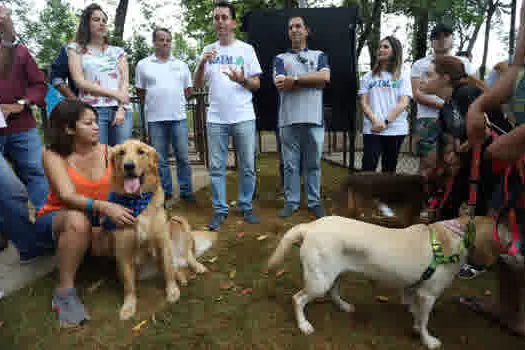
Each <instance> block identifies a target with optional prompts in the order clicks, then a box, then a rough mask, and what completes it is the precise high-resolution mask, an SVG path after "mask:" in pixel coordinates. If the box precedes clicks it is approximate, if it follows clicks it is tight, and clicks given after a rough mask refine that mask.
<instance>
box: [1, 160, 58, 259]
mask: <svg viewBox="0 0 525 350" xmlns="http://www.w3.org/2000/svg"><path fill="white" fill-rule="evenodd" d="M27 201H28V196H27V190H26V188H25V186H24V185H23V184H22V182H21V181H20V179H19V178H18V177H17V176H16V175H15V173H14V172H13V169H12V168H11V166H9V163H8V162H7V161H6V160H5V158H4V157H3V156H2V155H0V231H1V232H3V233H5V234H7V237H8V239H9V240H10V241H11V242H13V244H14V246H15V247H16V249H17V250H18V252H19V254H20V256H26V257H31V256H35V255H38V254H39V252H40V251H41V249H46V248H52V246H53V243H52V242H51V241H50V239H49V238H50V237H46V236H43V235H42V232H41V231H40V230H37V227H36V226H35V225H33V223H32V222H31V221H30V220H29V211H28V207H27Z"/></svg>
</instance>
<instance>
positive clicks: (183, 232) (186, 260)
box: [170, 216, 217, 286]
mask: <svg viewBox="0 0 525 350" xmlns="http://www.w3.org/2000/svg"><path fill="white" fill-rule="evenodd" d="M170 232H171V239H172V241H173V259H174V260H173V265H174V266H175V272H176V275H177V279H178V280H179V282H180V284H182V285H183V286H185V285H187V284H188V278H187V276H186V273H185V271H183V269H184V268H186V267H189V268H190V269H192V270H193V271H194V272H195V273H198V274H200V273H204V272H206V271H208V269H207V268H206V266H204V265H203V264H201V263H200V262H198V261H197V257H199V256H201V255H202V254H204V252H205V251H207V250H208V249H209V248H211V246H212V244H213V242H214V241H215V240H217V232H215V231H192V229H191V226H190V224H189V222H188V220H187V219H186V218H184V217H182V216H173V217H172V218H171V219H170Z"/></svg>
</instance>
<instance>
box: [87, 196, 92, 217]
mask: <svg viewBox="0 0 525 350" xmlns="http://www.w3.org/2000/svg"><path fill="white" fill-rule="evenodd" d="M86 211H87V212H88V214H90V215H93V199H91V198H90V199H88V202H87V205H86Z"/></svg>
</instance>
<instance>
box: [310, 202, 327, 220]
mask: <svg viewBox="0 0 525 350" xmlns="http://www.w3.org/2000/svg"><path fill="white" fill-rule="evenodd" d="M308 210H309V211H310V212H311V213H312V214H314V215H315V217H316V218H318V219H320V218H322V217H324V216H326V212H325V211H324V208H323V207H322V206H321V205H316V206H315V207H311V208H308Z"/></svg>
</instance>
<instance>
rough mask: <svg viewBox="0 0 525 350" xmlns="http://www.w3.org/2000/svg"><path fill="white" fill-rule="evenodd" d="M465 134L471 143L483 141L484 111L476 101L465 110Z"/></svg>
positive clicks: (476, 143)
mask: <svg viewBox="0 0 525 350" xmlns="http://www.w3.org/2000/svg"><path fill="white" fill-rule="evenodd" d="M466 124H467V136H468V142H469V143H470V144H471V145H478V144H482V143H483V142H484V141H485V113H484V112H483V110H482V109H481V106H479V104H478V103H476V101H474V102H473V103H472V104H471V105H470V107H469V109H468V112H467V120H466Z"/></svg>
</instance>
